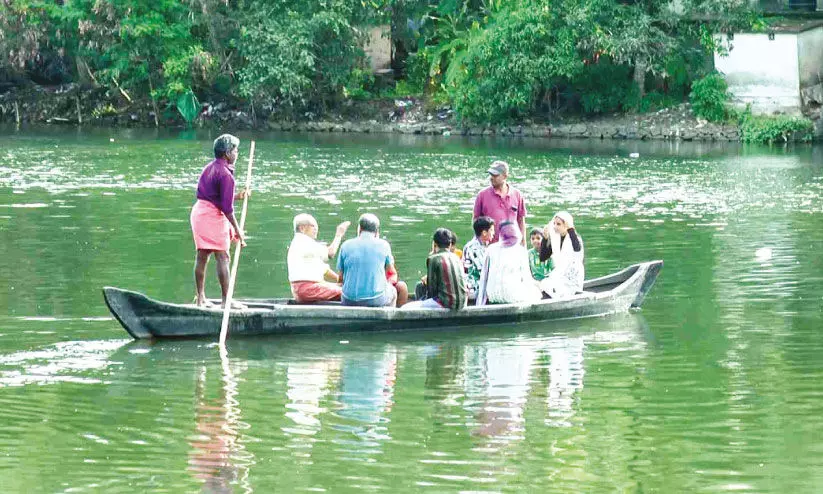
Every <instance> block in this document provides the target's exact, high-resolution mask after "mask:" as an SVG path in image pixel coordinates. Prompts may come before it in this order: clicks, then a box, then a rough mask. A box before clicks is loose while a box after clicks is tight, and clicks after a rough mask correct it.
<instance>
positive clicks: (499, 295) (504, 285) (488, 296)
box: [477, 221, 542, 305]
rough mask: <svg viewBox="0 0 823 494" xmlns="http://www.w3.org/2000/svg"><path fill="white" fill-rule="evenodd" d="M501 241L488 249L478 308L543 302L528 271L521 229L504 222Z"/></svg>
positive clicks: (479, 285) (501, 228)
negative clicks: (488, 304) (521, 240)
mask: <svg viewBox="0 0 823 494" xmlns="http://www.w3.org/2000/svg"><path fill="white" fill-rule="evenodd" d="M498 229H499V232H500V234H499V235H500V241H499V242H496V243H494V244H491V245H490V246H488V248H486V259H485V260H484V261H483V264H482V266H483V269H482V271H481V274H480V283H479V284H478V287H477V305H485V304H486V303H490V304H516V303H520V302H536V301H538V300H540V299H541V298H542V294H541V293H540V289H539V288H538V286H537V282H536V281H534V278H532V272H531V270H530V269H529V254H528V252H527V251H526V247H524V246H523V244H521V243H520V228H519V227H518V226H517V225H516V224H514V223H512V222H510V221H504V222H503V223H501V224H500V225H499V226H498Z"/></svg>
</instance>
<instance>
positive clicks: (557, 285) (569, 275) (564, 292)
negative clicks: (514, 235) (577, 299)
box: [540, 211, 585, 298]
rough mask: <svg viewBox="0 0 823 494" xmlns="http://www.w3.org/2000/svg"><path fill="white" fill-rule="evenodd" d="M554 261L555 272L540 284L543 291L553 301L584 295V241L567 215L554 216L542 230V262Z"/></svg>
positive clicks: (563, 212) (561, 213)
mask: <svg viewBox="0 0 823 494" xmlns="http://www.w3.org/2000/svg"><path fill="white" fill-rule="evenodd" d="M549 258H551V259H552V260H553V261H554V268H553V269H552V271H551V273H549V276H548V277H547V278H544V279H543V280H542V281H541V282H540V289H541V290H542V291H543V292H544V293H546V294H547V295H548V296H549V297H551V298H562V297H569V296H571V295H574V294H575V293H578V292H582V291H583V277H584V275H585V271H584V269H583V239H581V238H580V235H578V234H577V230H575V228H574V218H572V215H570V214H569V213H567V212H565V211H561V212H559V213H557V214H556V215H554V218H552V221H551V222H550V223H549V224H548V225H546V227H545V228H543V241H542V243H541V244H540V261H541V262H542V261H544V260H546V259H549Z"/></svg>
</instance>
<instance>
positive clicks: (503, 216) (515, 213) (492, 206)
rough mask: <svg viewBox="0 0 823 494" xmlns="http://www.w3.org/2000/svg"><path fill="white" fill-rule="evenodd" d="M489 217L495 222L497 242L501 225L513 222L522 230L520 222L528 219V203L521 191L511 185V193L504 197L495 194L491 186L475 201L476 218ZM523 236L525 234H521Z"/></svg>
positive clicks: (495, 239) (481, 192)
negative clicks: (505, 222)
mask: <svg viewBox="0 0 823 494" xmlns="http://www.w3.org/2000/svg"><path fill="white" fill-rule="evenodd" d="M478 216H488V217H489V218H491V219H493V220H494V238H493V239H492V242H497V239H498V237H499V232H500V224H501V223H503V222H504V221H511V222H512V223H514V224H515V225H517V228H518V229H519V228H520V223H519V221H520V220H521V219H524V218H525V217H526V203H525V202H524V201H523V196H522V195H521V194H520V191H519V190H517V189H515V188H514V187H512V186H511V185H510V184H509V193H508V194H507V195H505V196H503V197H501V196H499V195H497V194H495V192H494V187H492V186H491V185H490V186H488V187H486V188H485V189H483V190H481V191H480V193H479V194H477V198H476V199H475V200H474V218H477V217H478ZM520 233H521V234H523V232H520Z"/></svg>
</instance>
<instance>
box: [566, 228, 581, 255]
mask: <svg viewBox="0 0 823 494" xmlns="http://www.w3.org/2000/svg"><path fill="white" fill-rule="evenodd" d="M566 235H567V236H568V237H569V240H571V242H572V249H574V251H575V252H580V238H579V237H578V236H577V232H576V231H574V228H569V231H568V232H567V233H566Z"/></svg>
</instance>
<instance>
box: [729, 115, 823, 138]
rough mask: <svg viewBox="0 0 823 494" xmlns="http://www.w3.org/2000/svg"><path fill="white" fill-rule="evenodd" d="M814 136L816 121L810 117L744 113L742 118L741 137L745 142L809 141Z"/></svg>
mask: <svg viewBox="0 0 823 494" xmlns="http://www.w3.org/2000/svg"><path fill="white" fill-rule="evenodd" d="M813 136H814V123H812V121H811V120H809V119H808V118H803V117H788V116H785V115H780V116H757V117H755V116H752V115H751V114H750V113H748V112H747V113H744V115H743V117H742V118H741V119H740V139H741V140H742V141H743V142H766V143H773V142H789V141H794V140H799V141H804V142H808V141H811V140H812V137H813Z"/></svg>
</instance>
